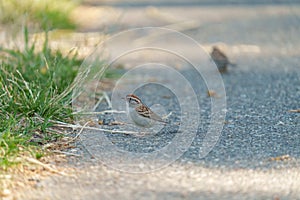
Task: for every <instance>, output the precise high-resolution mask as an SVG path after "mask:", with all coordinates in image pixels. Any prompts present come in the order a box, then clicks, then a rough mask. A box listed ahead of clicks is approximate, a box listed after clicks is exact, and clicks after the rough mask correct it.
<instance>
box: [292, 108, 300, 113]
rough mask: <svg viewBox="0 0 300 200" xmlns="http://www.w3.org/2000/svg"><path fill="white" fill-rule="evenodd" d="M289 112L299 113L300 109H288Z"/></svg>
mask: <svg viewBox="0 0 300 200" xmlns="http://www.w3.org/2000/svg"><path fill="white" fill-rule="evenodd" d="M289 112H293V113H300V109H297V110H289Z"/></svg>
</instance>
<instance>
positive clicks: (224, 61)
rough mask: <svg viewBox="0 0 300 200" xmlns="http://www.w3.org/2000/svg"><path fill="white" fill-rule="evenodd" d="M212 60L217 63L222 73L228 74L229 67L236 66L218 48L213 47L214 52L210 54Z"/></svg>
mask: <svg viewBox="0 0 300 200" xmlns="http://www.w3.org/2000/svg"><path fill="white" fill-rule="evenodd" d="M210 56H211V58H212V59H213V61H214V62H215V63H216V65H217V67H218V70H219V72H220V73H226V72H227V66H228V65H231V66H236V64H234V63H232V62H230V61H229V59H228V57H227V56H226V55H225V53H223V52H222V51H221V50H220V49H219V48H218V47H216V46H213V49H212V52H211V53H210Z"/></svg>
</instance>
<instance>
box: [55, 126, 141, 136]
mask: <svg viewBox="0 0 300 200" xmlns="http://www.w3.org/2000/svg"><path fill="white" fill-rule="evenodd" d="M56 126H59V127H68V128H74V129H77V128H82V129H88V130H96V131H103V132H109V133H124V134H128V135H130V134H139V133H143V132H135V131H118V130H109V129H103V128H96V127H84V126H80V125H73V124H57V125H56Z"/></svg>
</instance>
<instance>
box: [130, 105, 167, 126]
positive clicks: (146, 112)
mask: <svg viewBox="0 0 300 200" xmlns="http://www.w3.org/2000/svg"><path fill="white" fill-rule="evenodd" d="M135 110H136V112H137V113H139V114H140V115H141V116H143V117H146V118H149V117H150V118H151V119H153V120H155V121H159V122H165V121H164V120H163V119H162V118H161V117H160V116H158V115H157V114H156V113H154V112H153V111H152V110H151V109H150V108H148V107H147V106H145V105H141V106H139V107H137V108H135Z"/></svg>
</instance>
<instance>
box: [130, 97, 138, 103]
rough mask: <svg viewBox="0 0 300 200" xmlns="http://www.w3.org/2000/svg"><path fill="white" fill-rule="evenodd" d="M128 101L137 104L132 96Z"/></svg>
mask: <svg viewBox="0 0 300 200" xmlns="http://www.w3.org/2000/svg"><path fill="white" fill-rule="evenodd" d="M129 102H130V103H131V104H137V101H136V100H135V99H133V98H130V99H129Z"/></svg>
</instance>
